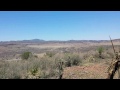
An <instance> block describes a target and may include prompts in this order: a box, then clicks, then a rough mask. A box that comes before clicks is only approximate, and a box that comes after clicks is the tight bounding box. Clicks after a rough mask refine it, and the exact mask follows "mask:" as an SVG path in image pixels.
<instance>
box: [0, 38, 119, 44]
mask: <svg viewBox="0 0 120 90" xmlns="http://www.w3.org/2000/svg"><path fill="white" fill-rule="evenodd" d="M113 41H116V42H120V39H114V40H113ZM50 42H53V43H84V42H92V43H101V42H110V40H67V41H60V40H49V41H45V40H42V39H32V40H19V41H1V42H0V44H19V43H33V44H34V43H50Z"/></svg>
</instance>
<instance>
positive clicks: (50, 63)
mask: <svg viewBox="0 0 120 90" xmlns="http://www.w3.org/2000/svg"><path fill="white" fill-rule="evenodd" d="M63 45H64V43H63ZM71 45H72V46H71V47H68V46H67V45H66V46H67V47H66V46H65V47H64V48H63V47H62V46H60V47H59V48H57V46H56V47H55V48H54V49H51V48H46V47H45V48H38V47H37V48H36V47H35V48H32V47H30V48H29V47H28V45H26V46H22V47H20V46H19V47H20V48H19V49H18V48H17V47H18V46H16V48H15V47H14V48H13V49H14V50H15V51H16V53H15V52H13V53H10V52H7V53H6V52H5V55H3V53H0V55H1V56H0V57H2V55H3V56H4V57H2V59H1V61H0V78H1V79H63V78H71V79H72V78H100V77H101V78H103V76H102V75H101V76H100V75H97V74H95V73H98V74H99V72H102V73H104V72H103V71H102V69H103V67H104V68H106V67H107V66H108V65H109V64H110V60H111V59H112V58H113V57H114V54H113V50H112V49H111V47H110V46H107V45H106V46H105V45H104V46H102V45H101V46H100V45H98V46H97V45H96V46H95V45H93V46H90V47H88V46H87V45H86V46H85V47H82V48H81V46H83V45H84V44H83V45H82V44H81V46H80V47H79V46H77V44H75V45H76V47H75V48H73V45H74V43H72V44H71ZM78 45H79V44H78ZM43 46H44V45H43ZM0 47H1V46H0ZM8 47H9V46H7V47H5V48H8ZM101 47H102V48H101ZM103 47H104V48H103ZM96 48H98V49H97V50H96ZM115 48H116V49H118V48H119V46H116V47H115ZM7 50H8V49H7ZM19 50H21V51H19ZM8 51H9V50H8ZM24 51H29V52H24ZM11 52H12V49H11ZM22 52H23V53H22ZM12 54H13V55H12ZM9 57H10V58H9ZM12 57H13V58H12ZM20 57H21V58H20ZM101 58H105V59H104V60H102V59H101ZM103 62H104V63H103ZM101 63H102V64H103V65H105V66H103V67H102V64H101ZM97 64H100V68H101V69H100V71H97V70H96V71H95V73H92V71H94V70H95V69H98V70H99V67H94V66H95V65H97ZM89 65H93V67H92V66H90V67H89ZM72 68H73V69H72ZM77 68H78V70H77ZM88 68H90V69H91V72H89V73H88V71H87V70H89V69H88ZM67 69H68V71H67ZM92 69H93V70H92ZM91 74H92V75H93V76H92V75H91ZM77 75H78V76H77ZM79 75H80V76H79ZM90 75H91V76H90ZM103 75H104V74H103Z"/></svg>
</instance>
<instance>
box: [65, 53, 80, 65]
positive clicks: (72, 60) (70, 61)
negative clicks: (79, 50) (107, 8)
mask: <svg viewBox="0 0 120 90" xmlns="http://www.w3.org/2000/svg"><path fill="white" fill-rule="evenodd" d="M80 63H81V59H80V57H79V56H78V55H76V54H69V55H68V56H65V66H66V67H71V66H73V65H75V66H77V65H79V64H80Z"/></svg>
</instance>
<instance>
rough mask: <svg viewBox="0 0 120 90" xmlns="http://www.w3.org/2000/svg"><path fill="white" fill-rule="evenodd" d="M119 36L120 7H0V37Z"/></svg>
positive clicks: (5, 39)
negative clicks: (43, 8) (12, 9)
mask: <svg viewBox="0 0 120 90" xmlns="http://www.w3.org/2000/svg"><path fill="white" fill-rule="evenodd" d="M109 35H110V36H111V37H112V39H117V38H120V11H0V41H10V40H24V39H26V40H29V39H43V40H109Z"/></svg>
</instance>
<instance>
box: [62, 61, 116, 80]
mask: <svg viewBox="0 0 120 90" xmlns="http://www.w3.org/2000/svg"><path fill="white" fill-rule="evenodd" d="M107 68H108V65H107V64H105V62H102V63H87V64H84V65H82V66H73V67H67V68H65V69H64V74H63V78H65V79H106V78H107V75H108V73H107ZM114 79H118V73H116V74H115V77H114Z"/></svg>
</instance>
